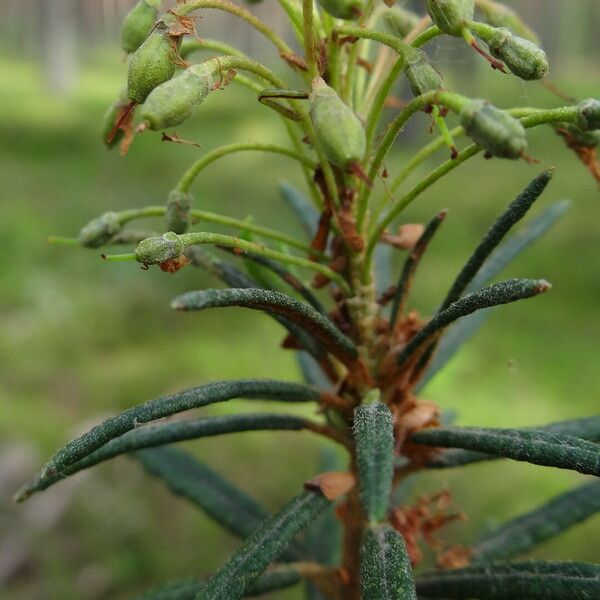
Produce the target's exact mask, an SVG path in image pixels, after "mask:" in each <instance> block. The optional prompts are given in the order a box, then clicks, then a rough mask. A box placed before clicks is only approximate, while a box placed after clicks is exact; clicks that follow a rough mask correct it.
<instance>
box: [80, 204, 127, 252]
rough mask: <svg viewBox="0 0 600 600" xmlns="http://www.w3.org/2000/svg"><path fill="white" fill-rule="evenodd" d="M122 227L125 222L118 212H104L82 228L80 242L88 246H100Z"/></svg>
mask: <svg viewBox="0 0 600 600" xmlns="http://www.w3.org/2000/svg"><path fill="white" fill-rule="evenodd" d="M122 228H123V224H122V223H121V221H120V219H119V215H118V214H117V213H115V212H107V213H104V214H103V215H102V216H100V217H98V218H96V219H94V220H93V221H90V222H89V223H88V224H87V225H85V226H83V227H82V228H81V230H80V231H79V235H78V239H79V243H80V244H81V245H82V246H85V247H86V248H99V247H100V246H104V244H106V242H108V241H109V240H110V239H111V238H113V237H114V236H115V235H116V234H117V233H119V232H120V231H121V229H122Z"/></svg>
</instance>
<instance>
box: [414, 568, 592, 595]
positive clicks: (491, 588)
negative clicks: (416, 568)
mask: <svg viewBox="0 0 600 600" xmlns="http://www.w3.org/2000/svg"><path fill="white" fill-rule="evenodd" d="M417 593H418V595H419V598H423V599H425V598H440V599H442V598H443V599H444V600H471V599H472V598H478V599H479V600H518V599H522V600H568V599H569V600H570V599H573V600H575V599H576V598H578V599H581V600H584V599H588V600H595V599H596V598H600V566H599V565H593V564H589V563H569V562H564V563H560V562H553V563H543V562H537V561H523V562H508V563H502V562H499V563H490V564H489V565H485V566H481V567H469V568H466V569H456V570H452V571H445V572H441V573H432V574H430V575H424V576H423V577H421V578H419V579H418V580H417Z"/></svg>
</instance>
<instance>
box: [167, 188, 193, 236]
mask: <svg viewBox="0 0 600 600" xmlns="http://www.w3.org/2000/svg"><path fill="white" fill-rule="evenodd" d="M192 201H193V198H192V195H191V194H188V193H187V192H181V191H179V190H172V191H171V193H170V194H169V199H168V200H167V210H166V211H165V222H166V225H167V229H168V230H169V231H174V232H175V233H179V234H181V233H185V232H186V231H187V230H188V229H189V226H190V222H191V212H192Z"/></svg>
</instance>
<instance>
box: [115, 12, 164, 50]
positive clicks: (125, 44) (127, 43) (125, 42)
mask: <svg viewBox="0 0 600 600" xmlns="http://www.w3.org/2000/svg"><path fill="white" fill-rule="evenodd" d="M160 2H161V0H140V1H139V2H138V3H137V4H136V5H135V6H134V7H133V8H132V9H131V10H130V11H129V13H128V14H127V16H126V17H125V19H124V20H123V25H122V26H121V47H122V48H123V50H125V52H127V54H131V53H132V52H135V51H136V50H137V49H138V48H139V47H140V46H141V45H142V43H143V41H144V40H145V39H146V36H147V35H148V34H149V33H150V31H151V30H152V28H153V27H154V23H156V18H157V16H158V10H157V6H158V5H159V4H160Z"/></svg>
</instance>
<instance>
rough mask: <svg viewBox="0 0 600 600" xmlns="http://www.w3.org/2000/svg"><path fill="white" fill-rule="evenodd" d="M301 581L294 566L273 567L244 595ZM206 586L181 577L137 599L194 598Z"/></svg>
mask: <svg viewBox="0 0 600 600" xmlns="http://www.w3.org/2000/svg"><path fill="white" fill-rule="evenodd" d="M299 581H300V574H299V572H298V570H297V569H295V568H293V567H292V566H289V567H273V568H271V569H269V570H268V571H267V572H266V573H264V574H263V575H261V576H260V577H259V578H258V579H257V580H256V581H255V582H254V583H253V584H252V585H251V586H250V587H249V588H248V589H247V590H246V592H245V593H244V597H245V598H249V597H252V596H262V595H263V594H266V593H268V592H274V591H276V590H283V589H285V588H288V587H291V586H293V585H296V584H297V583H298V582H299ZM205 586H206V582H205V581H202V580H201V579H192V578H190V579H180V580H178V581H172V582H170V583H167V584H165V585H162V586H159V587H157V588H154V589H152V590H148V591H147V592H146V593H144V594H142V595H141V596H138V597H137V598H136V600H194V598H195V597H196V595H197V594H198V593H199V592H201V591H202V590H203V589H204V587H205Z"/></svg>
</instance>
